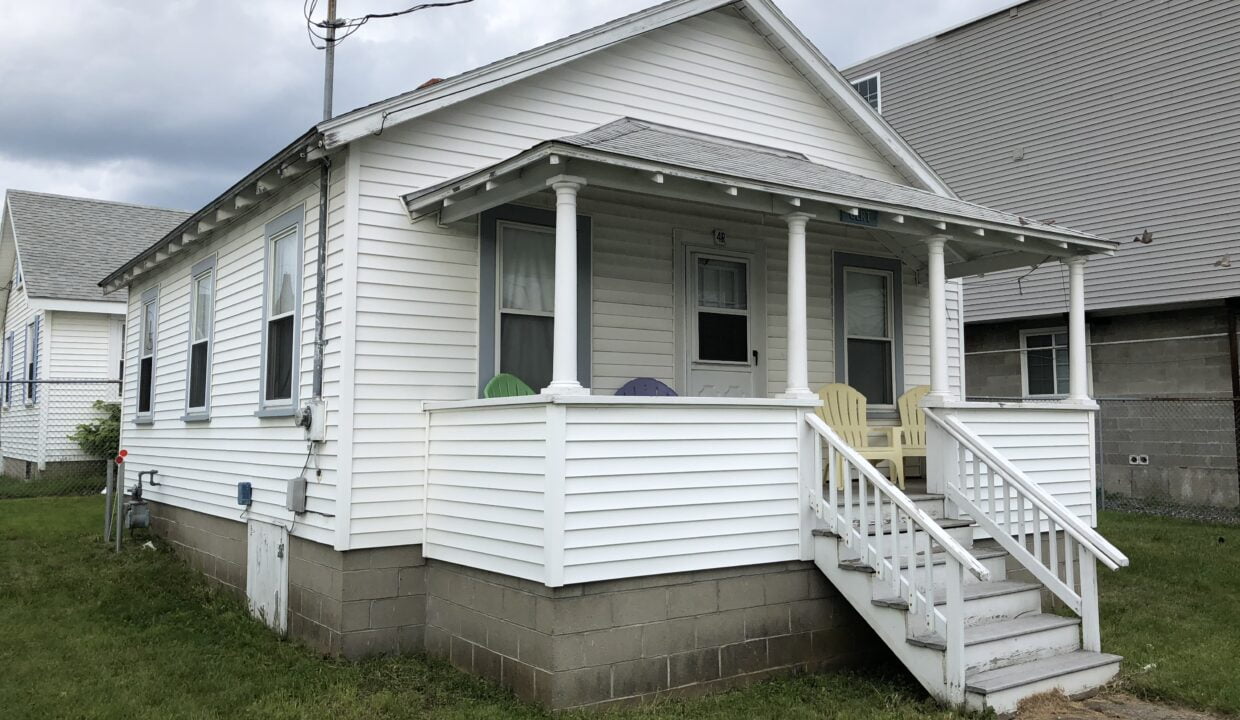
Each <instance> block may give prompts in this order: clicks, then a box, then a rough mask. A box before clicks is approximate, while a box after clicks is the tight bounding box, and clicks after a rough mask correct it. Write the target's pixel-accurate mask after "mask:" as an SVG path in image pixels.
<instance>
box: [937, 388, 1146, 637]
mask: <svg viewBox="0 0 1240 720" xmlns="http://www.w3.org/2000/svg"><path fill="white" fill-rule="evenodd" d="M925 413H926V419H927V420H928V421H930V422H932V423H934V424H935V425H936V426H937V427H938V428H940V429H941V430H942V431H943V432H945V433H946V434H947V435H948V436H949V437H950V438H952V439H953V440H955V442H956V450H957V452H956V464H957V467H956V468H955V471H954V472H949V473H948V474H947V475H948V477H947V478H946V482H945V483H944V485H945V495H946V498H947V500H948V501H949V503H952V504H954V505H955V507H956V508H958V510H959V511H960V512H963V513H964V514H965V515H968V516H969V517H970V518H972V519H973V521H974V522H976V523H977V524H978V526H979V527H981V528H982V529H983V530H985V531H986V532H987V533H989V534H990V536H991V537H992V538H994V540H995V541H997V542H998V543H999V545H1000V546H1001V547H1002V548H1003V549H1004V550H1005V551H1007V552H1008V553H1009V554H1010V555H1011V556H1012V557H1013V558H1015V559H1016V560H1017V561H1018V562H1020V564H1021V565H1022V566H1023V567H1024V568H1025V569H1026V570H1028V571H1029V572H1030V573H1031V574H1032V575H1033V576H1034V577H1035V578H1037V580H1038V581H1039V582H1041V583H1042V584H1043V585H1045V586H1046V587H1047V589H1049V590H1050V591H1051V592H1052V593H1054V594H1055V596H1056V597H1058V598H1059V599H1060V600H1062V601H1063V602H1064V604H1065V605H1067V606H1068V607H1069V608H1070V609H1071V610H1072V611H1073V612H1075V613H1076V614H1077V615H1079V616H1080V618H1081V635H1082V646H1083V647H1084V649H1085V650H1089V651H1092V652H1099V651H1100V650H1101V637H1100V634H1099V626H1098V578H1097V568H1096V564H1095V563H1096V562H1101V563H1102V564H1103V565H1105V566H1106V567H1108V568H1110V569H1112V570H1116V569H1118V568H1120V567H1122V566H1125V565H1127V564H1128V558H1127V557H1126V556H1125V555H1124V554H1123V553H1122V552H1120V551H1119V549H1117V548H1116V547H1115V546H1114V545H1112V544H1111V543H1109V542H1107V540H1106V538H1104V537H1102V535H1100V534H1099V533H1098V532H1097V531H1095V530H1094V529H1093V528H1091V527H1089V526H1088V525H1087V524H1085V523H1084V522H1082V521H1081V519H1080V518H1079V517H1077V515H1076V514H1075V513H1073V512H1072V511H1070V510H1069V509H1068V508H1066V507H1064V506H1063V504H1062V503H1060V502H1059V501H1058V500H1056V499H1055V498H1054V497H1052V496H1051V494H1050V493H1048V492H1047V491H1046V490H1044V489H1043V488H1042V487H1041V486H1039V485H1038V484H1037V483H1035V482H1033V481H1032V480H1030V479H1029V477H1028V476H1027V475H1025V473H1024V472H1022V471H1021V470H1020V469H1019V468H1017V467H1016V466H1015V465H1013V464H1012V463H1011V462H1010V461H1009V460H1008V459H1007V458H1005V457H1003V455H1001V454H1000V453H999V452H998V451H997V450H995V448H993V447H992V446H991V445H990V444H989V443H987V442H986V441H985V440H983V439H982V438H981V437H979V436H978V434H977V433H975V432H973V431H972V430H971V429H969V427H968V426H966V425H965V424H964V423H962V422H961V421H960V420H959V419H958V418H955V417H952V416H950V415H939V414H938V413H936V412H935V411H934V410H926V411H925ZM1044 528H1045V532H1046V540H1045V543H1044V542H1043V538H1042V532H1043V531H1044ZM1061 535H1062V545H1063V547H1062V548H1060V547H1059V545H1060V544H1061ZM1044 545H1045V547H1044ZM1061 559H1062V560H1061Z"/></svg>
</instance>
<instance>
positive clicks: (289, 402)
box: [260, 208, 305, 412]
mask: <svg viewBox="0 0 1240 720" xmlns="http://www.w3.org/2000/svg"><path fill="white" fill-rule="evenodd" d="M304 217H305V210H304V209H303V208H297V209H296V210H292V211H290V212H288V213H285V214H284V215H282V216H281V217H279V218H277V219H276V220H274V221H272V222H270V223H268V224H267V233H266V234H267V265H266V279H265V287H266V290H265V293H266V295H265V302H264V327H263V344H264V348H263V369H262V395H261V401H262V402H261V405H262V407H263V408H271V407H278V408H281V409H283V410H287V411H291V410H292V409H293V406H294V405H296V403H297V385H298V382H297V369H298V357H299V348H298V342H297V326H298V317H297V315H298V308H299V307H300V306H301V275H302V249H301V224H302V218H304ZM260 412H261V410H260Z"/></svg>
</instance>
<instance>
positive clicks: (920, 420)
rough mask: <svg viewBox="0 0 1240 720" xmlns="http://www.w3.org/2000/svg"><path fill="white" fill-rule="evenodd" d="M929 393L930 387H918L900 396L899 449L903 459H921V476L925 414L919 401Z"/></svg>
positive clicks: (923, 455)
mask: <svg viewBox="0 0 1240 720" xmlns="http://www.w3.org/2000/svg"><path fill="white" fill-rule="evenodd" d="M928 392H930V386H928V385H918V386H917V387H915V388H913V389H912V390H909V391H908V392H906V393H904V394H903V395H901V396H900V399H899V401H897V403H896V404H897V405H898V406H899V407H900V449H901V450H902V451H903V453H904V457H906V458H910V457H918V458H922V466H921V467H922V470H921V472H922V474H923V475H924V474H925V464H924V463H925V457H926V414H925V413H924V412H922V409H921V399H922V398H924V397H925V396H926V393H928Z"/></svg>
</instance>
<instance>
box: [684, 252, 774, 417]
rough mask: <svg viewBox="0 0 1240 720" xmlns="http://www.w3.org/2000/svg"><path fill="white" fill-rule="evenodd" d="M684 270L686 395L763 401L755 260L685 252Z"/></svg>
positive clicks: (730, 254)
mask: <svg viewBox="0 0 1240 720" xmlns="http://www.w3.org/2000/svg"><path fill="white" fill-rule="evenodd" d="M685 265H686V268H685V269H686V271H687V272H686V275H687V277H686V278H685V280H686V289H687V291H688V292H687V293H686V299H687V302H686V303H685V309H686V311H687V314H688V317H687V318H686V319H685V329H686V331H687V333H686V334H687V336H688V337H687V338H686V342H685V343H684V344H683V345H684V348H685V350H686V351H687V352H688V358H687V363H686V366H687V368H688V381H689V383H688V385H689V387H688V390H689V392H688V394H689V395H693V396H695V397H762V396H763V395H765V391H766V388H765V387H764V385H765V383H763V382H762V378H761V376H760V374H759V367H760V363H761V362H762V360H763V358H762V357H761V353H760V351H759V350H758V347H759V342H758V341H759V338H758V337H757V334H758V333H757V332H756V327H755V326H756V324H757V323H755V319H756V318H758V317H760V313H761V312H762V311H763V308H762V307H761V296H760V294H759V293H755V292H754V285H755V283H754V261H753V256H751V255H749V254H747V253H738V252H731V251H713V250H695V249H689V252H688V258H687V262H686V263H685Z"/></svg>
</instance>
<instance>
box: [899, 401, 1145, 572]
mask: <svg viewBox="0 0 1240 720" xmlns="http://www.w3.org/2000/svg"><path fill="white" fill-rule="evenodd" d="M923 411H924V412H925V414H926V417H927V418H928V419H930V420H932V421H933V422H934V423H935V424H936V425H938V426H939V427H940V428H942V429H943V430H944V431H945V432H947V434H948V435H950V436H951V437H952V438H953V439H954V440H955V441H956V442H958V443H960V444H961V445H964V446H965V447H967V448H968V449H969V451H970V452H972V453H973V454H974V455H975V456H977V457H981V458H983V459H984V460H985V461H986V463H987V464H988V465H989V466H990V467H992V468H993V469H994V470H996V471H997V472H998V473H999V474H1000V475H1001V476H1002V477H1003V478H1004V479H1005V480H1007V481H1008V482H1010V483H1011V484H1012V485H1014V486H1016V487H1018V488H1020V490H1021V491H1022V492H1023V493H1024V494H1025V495H1026V496H1027V497H1028V499H1029V501H1030V502H1031V503H1033V504H1034V505H1036V506H1037V507H1038V508H1039V509H1040V510H1041V511H1042V512H1043V513H1045V514H1046V516H1047V517H1048V518H1049V519H1051V520H1054V521H1055V522H1057V523H1058V524H1059V526H1060V527H1062V528H1063V529H1064V532H1066V533H1068V534H1069V536H1070V537H1071V538H1072V539H1073V540H1075V541H1076V542H1077V543H1078V544H1079V545H1081V546H1082V547H1084V548H1085V549H1087V550H1088V551H1089V552H1090V554H1092V555H1093V556H1094V557H1095V558H1097V559H1098V560H1099V561H1101V562H1102V564H1103V565H1106V566H1107V567H1108V568H1110V569H1111V570H1118V569H1119V568H1121V567H1126V566H1127V565H1128V556H1126V555H1124V553H1122V552H1121V551H1120V550H1119V548H1117V547H1115V546H1114V545H1112V544H1111V543H1110V542H1108V541H1107V539H1106V538H1104V537H1103V536H1102V535H1101V534H1100V533H1098V531H1097V530H1094V529H1093V528H1091V527H1089V526H1088V525H1086V524H1085V523H1083V522H1081V519H1080V518H1079V517H1077V516H1076V514H1075V513H1073V512H1072V511H1070V510H1068V508H1066V507H1064V505H1063V503H1061V502H1059V501H1058V500H1056V499H1055V498H1054V496H1052V495H1051V494H1050V493H1048V492H1046V490H1044V489H1043V488H1042V486H1040V485H1038V484H1037V483H1035V482H1033V481H1032V480H1030V479H1029V476H1028V475H1026V474H1025V473H1024V472H1023V471H1022V470H1021V469H1020V468H1018V467H1016V466H1015V465H1013V464H1012V462H1011V461H1010V460H1008V459H1007V458H1005V457H1003V455H1001V454H1000V453H999V451H998V450H996V449H995V448H994V447H992V446H991V445H990V443H988V442H986V441H985V440H983V439H982V438H981V437H980V436H979V435H978V434H977V433H975V432H973V430H971V429H970V428H969V427H968V426H967V425H965V424H964V423H962V422H960V420H959V419H957V418H955V417H952V416H948V417H941V416H940V415H939V414H938V413H936V412H934V411H933V410H931V409H928V408H923Z"/></svg>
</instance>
